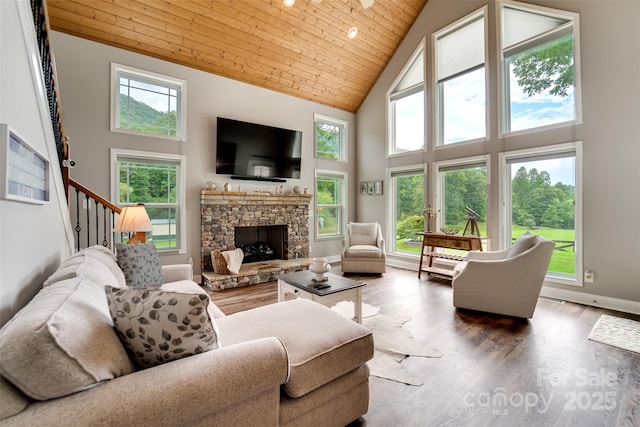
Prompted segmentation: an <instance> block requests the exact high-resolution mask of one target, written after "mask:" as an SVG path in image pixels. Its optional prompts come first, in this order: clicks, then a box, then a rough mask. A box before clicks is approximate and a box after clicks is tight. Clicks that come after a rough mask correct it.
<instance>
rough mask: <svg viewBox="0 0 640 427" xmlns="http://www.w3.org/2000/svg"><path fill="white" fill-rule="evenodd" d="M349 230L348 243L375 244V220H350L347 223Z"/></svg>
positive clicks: (376, 234)
mask: <svg viewBox="0 0 640 427" xmlns="http://www.w3.org/2000/svg"><path fill="white" fill-rule="evenodd" d="M349 228H350V229H351V232H350V234H349V245H350V246H353V245H372V246H376V241H377V239H378V223H377V222H352V223H350V224H349Z"/></svg>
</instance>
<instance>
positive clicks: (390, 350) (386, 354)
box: [332, 301, 442, 386]
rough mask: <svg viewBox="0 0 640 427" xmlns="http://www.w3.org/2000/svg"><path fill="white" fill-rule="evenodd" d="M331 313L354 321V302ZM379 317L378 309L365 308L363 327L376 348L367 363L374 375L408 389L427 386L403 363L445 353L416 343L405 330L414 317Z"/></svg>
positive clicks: (422, 343) (364, 305)
mask: <svg viewBox="0 0 640 427" xmlns="http://www.w3.org/2000/svg"><path fill="white" fill-rule="evenodd" d="M332 309H333V310H336V311H337V312H339V313H340V314H342V315H343V316H345V317H347V318H349V319H352V318H353V317H354V304H353V302H350V301H343V302H341V303H338V304H337V305H335V306H334V307H332ZM379 313H380V309H379V308H377V307H373V306H371V305H368V304H365V303H363V304H362V324H363V325H364V326H366V327H368V328H369V329H371V332H373V342H374V347H375V350H374V355H373V359H372V360H370V361H369V362H368V365H369V369H370V371H371V375H373V376H376V377H380V378H386V379H389V380H392V381H397V382H400V383H404V384H409V385H416V386H419V385H422V384H424V380H423V378H421V377H419V376H416V375H414V374H412V373H410V372H408V371H407V370H405V369H404V368H403V366H402V361H403V360H404V359H406V358H407V357H410V356H418V357H442V353H440V351H438V350H437V349H435V348H433V347H431V346H430V345H429V344H428V343H425V342H422V341H418V340H415V339H414V338H413V337H412V335H411V333H409V331H407V330H405V329H404V328H403V326H404V324H405V323H407V322H408V321H409V320H411V317H409V316H389V315H386V314H379Z"/></svg>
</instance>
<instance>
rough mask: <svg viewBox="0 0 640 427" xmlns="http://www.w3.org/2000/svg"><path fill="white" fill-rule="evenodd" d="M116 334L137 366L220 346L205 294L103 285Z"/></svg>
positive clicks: (144, 365) (216, 327)
mask: <svg viewBox="0 0 640 427" xmlns="http://www.w3.org/2000/svg"><path fill="white" fill-rule="evenodd" d="M105 292H106V294H107V303H108V305H109V311H110V313H111V317H112V319H113V324H114V327H115V329H116V332H117V334H118V337H119V338H120V340H121V341H122V343H123V344H124V346H125V348H126V349H127V350H128V351H129V354H130V355H131V356H132V358H133V360H134V363H135V364H136V365H137V366H139V367H140V368H149V367H152V366H155V365H159V364H162V363H165V362H169V361H171V360H176V359H181V358H183V357H187V356H191V355H194V354H198V353H204V352H205V351H209V350H213V349H216V348H219V347H220V342H219V340H218V326H217V324H216V322H215V319H214V316H213V312H212V311H211V307H210V304H209V303H210V300H209V297H208V296H207V295H204V294H196V293H182V292H169V291H163V290H160V289H132V288H128V289H123V288H114V287H111V286H107V287H105Z"/></svg>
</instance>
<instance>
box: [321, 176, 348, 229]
mask: <svg viewBox="0 0 640 427" xmlns="http://www.w3.org/2000/svg"><path fill="white" fill-rule="evenodd" d="M343 181H344V180H343V178H341V177H332V176H318V178H317V180H316V182H317V189H316V197H317V209H318V213H317V223H316V235H317V237H334V236H340V235H342V230H343V224H342V222H343V220H342V210H343V208H342V199H343V195H342V188H343Z"/></svg>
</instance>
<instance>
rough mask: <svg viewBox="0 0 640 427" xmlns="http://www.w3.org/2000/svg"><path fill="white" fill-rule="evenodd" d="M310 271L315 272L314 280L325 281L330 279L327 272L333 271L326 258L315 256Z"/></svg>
mask: <svg viewBox="0 0 640 427" xmlns="http://www.w3.org/2000/svg"><path fill="white" fill-rule="evenodd" d="M309 271H310V272H312V273H313V280H315V281H316V282H324V281H326V280H328V279H329V278H328V277H327V273H328V272H329V271H331V265H330V264H329V261H328V260H327V259H326V258H313V259H312V260H311V265H309Z"/></svg>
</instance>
